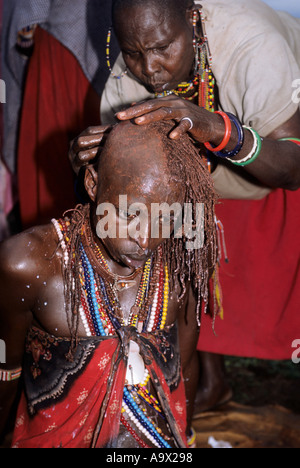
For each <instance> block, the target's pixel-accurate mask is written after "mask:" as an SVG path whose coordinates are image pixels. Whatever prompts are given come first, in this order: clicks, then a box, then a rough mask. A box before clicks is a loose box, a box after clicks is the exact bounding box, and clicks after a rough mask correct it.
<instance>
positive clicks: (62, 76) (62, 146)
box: [18, 28, 100, 227]
mask: <svg viewBox="0 0 300 468" xmlns="http://www.w3.org/2000/svg"><path fill="white" fill-rule="evenodd" d="M99 102H100V99H99V97H98V96H97V95H96V93H95V92H94V91H93V89H92V88H91V85H90V84H89V82H88V80H87V78H86V77H85V75H84V74H83V71H82V69H81V68H80V65H79V63H78V62H77V60H76V58H75V57H74V56H73V55H72V54H71V53H70V52H69V51H68V50H67V49H66V48H65V47H63V46H62V45H61V44H60V43H59V42H58V41H57V40H56V39H55V38H54V37H52V36H51V35H50V34H49V33H47V32H46V31H44V30H43V29H40V28H37V30H36V33H35V48H34V53H33V56H32V57H31V59H30V63H29V68H28V74H27V79H26V86H25V92H24V100H23V107H22V114H21V122H20V135H19V150H18V178H19V180H18V183H19V198H20V208H21V219H22V222H23V226H24V227H28V226H31V225H36V224H41V223H45V222H48V221H49V219H51V218H53V217H60V216H61V215H62V213H63V212H64V211H65V210H67V209H68V208H69V207H70V206H74V204H75V203H76V197H75V190H74V174H73V171H72V168H71V165H70V163H69V160H68V151H69V144H70V141H71V140H72V139H73V138H74V137H75V136H77V135H79V134H80V133H81V132H82V131H83V130H85V129H86V128H87V127H88V126H90V125H99Z"/></svg>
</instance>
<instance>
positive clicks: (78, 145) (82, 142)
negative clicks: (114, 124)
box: [69, 125, 111, 175]
mask: <svg viewBox="0 0 300 468" xmlns="http://www.w3.org/2000/svg"><path fill="white" fill-rule="evenodd" d="M110 128H111V126H110V125H100V126H98V127H89V128H88V129H87V130H85V131H84V132H82V133H81V134H80V135H79V136H78V137H77V138H75V139H74V140H73V141H72V142H71V144H70V150H69V159H70V162H71V164H72V167H73V170H74V172H75V173H76V174H77V175H78V173H79V171H80V169H81V168H82V167H84V166H87V165H88V164H90V162H91V161H92V160H93V159H94V158H95V157H96V156H97V153H98V151H99V146H100V144H101V142H102V140H103V139H104V138H105V136H106V134H107V132H108V130H109V129H110Z"/></svg>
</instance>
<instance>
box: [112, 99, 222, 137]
mask: <svg viewBox="0 0 300 468" xmlns="http://www.w3.org/2000/svg"><path fill="white" fill-rule="evenodd" d="M116 116H117V118H118V119H119V120H129V119H134V121H135V123H136V124H137V125H146V124H149V123H151V122H157V121H159V120H175V121H176V122H178V123H179V124H178V125H177V126H176V128H175V129H174V130H173V131H172V132H171V133H170V135H169V137H170V138H172V139H174V140H176V139H179V138H180V137H181V136H182V135H183V134H185V133H189V134H190V135H191V136H192V137H193V138H194V140H196V141H198V142H199V143H206V142H207V141H210V142H212V143H214V144H215V145H218V144H219V143H220V142H221V141H222V140H223V138H224V131H225V128H224V121H223V119H222V117H220V116H218V115H215V114H214V113H212V112H209V111H207V110H205V109H203V108H201V107H198V106H197V105H195V104H193V103H191V102H189V101H186V100H184V99H182V98H179V97H177V96H174V95H172V96H167V97H163V98H159V99H151V100H150V101H145V102H143V103H140V104H137V105H135V106H133V107H130V108H129V109H126V110H125V111H122V112H119V113H118V114H117V115H116ZM191 122H192V124H193V125H192V124H191Z"/></svg>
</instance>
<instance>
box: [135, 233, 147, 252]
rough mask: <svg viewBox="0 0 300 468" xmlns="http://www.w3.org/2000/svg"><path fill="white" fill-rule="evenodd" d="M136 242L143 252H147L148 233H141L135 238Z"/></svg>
mask: <svg viewBox="0 0 300 468" xmlns="http://www.w3.org/2000/svg"><path fill="white" fill-rule="evenodd" d="M137 244H138V246H139V248H140V249H141V250H142V251H143V252H144V253H146V254H147V253H148V251H149V236H148V235H142V236H139V237H138V239H137Z"/></svg>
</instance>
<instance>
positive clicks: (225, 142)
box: [204, 112, 232, 153]
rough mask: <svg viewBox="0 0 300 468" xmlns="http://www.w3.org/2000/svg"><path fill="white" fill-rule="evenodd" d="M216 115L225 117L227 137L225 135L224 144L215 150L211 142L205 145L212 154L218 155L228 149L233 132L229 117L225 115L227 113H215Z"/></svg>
mask: <svg viewBox="0 0 300 468" xmlns="http://www.w3.org/2000/svg"><path fill="white" fill-rule="evenodd" d="M215 114H219V115H221V117H223V119H224V122H225V135H224V138H223V141H222V143H221V144H220V145H219V146H216V147H215V148H214V147H213V146H212V145H211V144H210V143H209V142H207V143H204V145H205V148H206V149H208V150H209V151H211V152H212V153H217V152H218V151H222V150H223V149H224V148H226V146H227V145H228V143H229V140H230V137H231V131H232V125H231V120H230V118H229V117H228V115H227V114H225V112H215Z"/></svg>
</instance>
